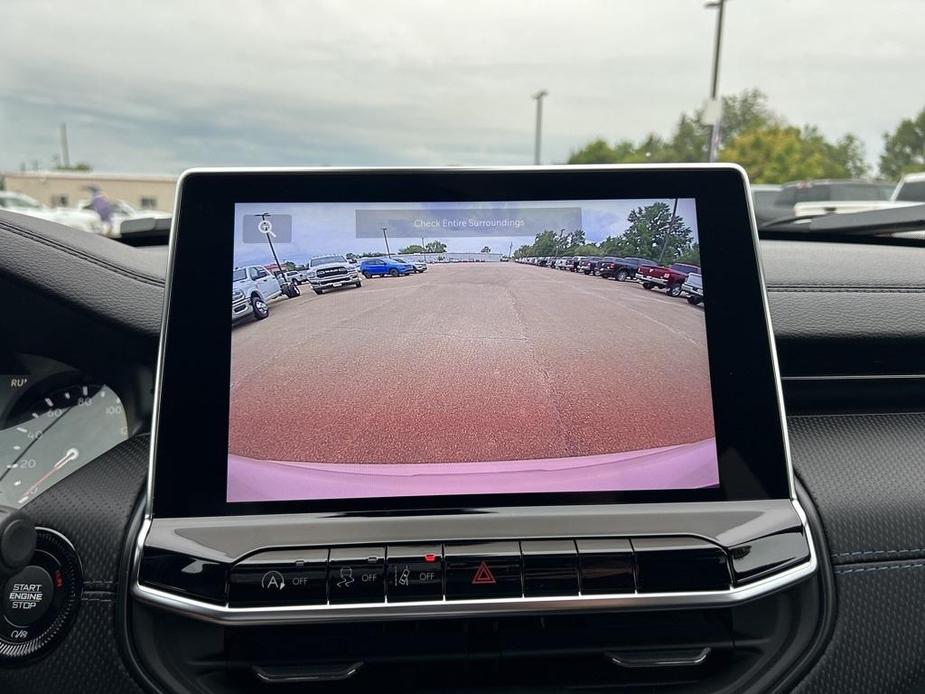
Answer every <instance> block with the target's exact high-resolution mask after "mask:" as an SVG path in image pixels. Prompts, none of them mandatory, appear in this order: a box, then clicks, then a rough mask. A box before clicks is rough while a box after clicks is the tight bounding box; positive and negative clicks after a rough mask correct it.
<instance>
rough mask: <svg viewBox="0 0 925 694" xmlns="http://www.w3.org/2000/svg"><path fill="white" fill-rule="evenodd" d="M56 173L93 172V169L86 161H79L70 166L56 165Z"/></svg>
mask: <svg viewBox="0 0 925 694" xmlns="http://www.w3.org/2000/svg"><path fill="white" fill-rule="evenodd" d="M56 158H57V157H56ZM55 171H93V167H92V166H90V165H89V164H88V163H87V162H85V161H79V162H77V163H75V164H71V165H70V166H63V165H60V164H59V165H56V166H55Z"/></svg>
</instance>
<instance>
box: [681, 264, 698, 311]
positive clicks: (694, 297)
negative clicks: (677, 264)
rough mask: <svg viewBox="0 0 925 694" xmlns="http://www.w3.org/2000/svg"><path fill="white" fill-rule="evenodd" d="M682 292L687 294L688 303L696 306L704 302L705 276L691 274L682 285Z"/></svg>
mask: <svg viewBox="0 0 925 694" xmlns="http://www.w3.org/2000/svg"><path fill="white" fill-rule="evenodd" d="M681 291H683V292H684V293H685V294H687V303H689V304H692V305H694V306H696V305H697V304H699V303H701V302H702V301H703V276H702V275H701V274H700V273H699V272H691V273H689V274H688V275H687V279H686V280H684V282H683V284H681Z"/></svg>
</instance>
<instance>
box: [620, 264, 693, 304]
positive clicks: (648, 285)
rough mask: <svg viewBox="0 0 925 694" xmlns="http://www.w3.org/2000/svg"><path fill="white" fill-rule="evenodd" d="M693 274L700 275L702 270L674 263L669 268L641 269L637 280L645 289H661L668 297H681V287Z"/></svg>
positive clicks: (637, 273)
mask: <svg viewBox="0 0 925 694" xmlns="http://www.w3.org/2000/svg"><path fill="white" fill-rule="evenodd" d="M692 272H697V273H699V272H700V268H699V267H698V266H696V265H688V264H687V263H672V264H671V265H669V266H668V267H662V266H661V265H656V266H654V267H641V268H639V270H638V271H637V272H636V279H637V280H639V281H640V282H642V288H643V289H653V288H655V287H661V288H662V289H664V290H665V293H666V294H668V296H681V286H682V285H683V284H684V281H685V280H686V279H687V276H688V275H689V274H690V273H692Z"/></svg>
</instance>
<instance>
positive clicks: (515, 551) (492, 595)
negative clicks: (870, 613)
mask: <svg viewBox="0 0 925 694" xmlns="http://www.w3.org/2000/svg"><path fill="white" fill-rule="evenodd" d="M740 563H741V560H740ZM228 573H229V583H228V604H229V605H230V606H231V607H261V606H284V605H307V606H308V605H363V604H370V605H372V604H376V603H414V602H442V601H456V600H503V599H513V598H526V599H531V598H534V599H535V598H555V597H562V598H569V597H578V596H589V597H594V596H606V595H614V596H620V595H632V594H644V593H691V592H702V591H723V590H729V589H730V588H731V586H732V581H731V574H730V559H729V558H728V557H727V553H726V551H725V550H724V549H723V548H721V547H719V546H718V545H714V544H712V543H710V542H707V541H705V540H701V539H699V538H693V537H683V536H679V537H646V538H578V539H550V540H504V541H490V542H448V543H440V542H433V543H420V544H395V545H388V546H381V545H380V546H375V547H366V546H356V547H331V548H308V549H293V550H273V551H266V552H260V553H259V554H255V555H252V556H250V557H247V558H246V559H244V560H242V561H240V562H238V563H237V564H235V565H234V566H233V567H231V569H230V571H229V572H228ZM33 583H35V582H34V581H33Z"/></svg>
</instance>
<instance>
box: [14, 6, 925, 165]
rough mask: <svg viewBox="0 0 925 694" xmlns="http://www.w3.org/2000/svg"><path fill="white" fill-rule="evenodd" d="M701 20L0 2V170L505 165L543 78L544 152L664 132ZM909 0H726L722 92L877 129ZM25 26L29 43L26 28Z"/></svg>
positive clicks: (697, 59)
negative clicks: (65, 142) (749, 94)
mask: <svg viewBox="0 0 925 694" xmlns="http://www.w3.org/2000/svg"><path fill="white" fill-rule="evenodd" d="M714 16H715V15H714V14H713V12H712V11H708V10H705V9H703V7H702V4H701V3H700V2H698V1H697V0H662V1H661V2H659V3H657V4H656V3H640V2H638V1H633V2H630V1H629V0H627V1H621V0H586V1H584V2H579V3H575V2H567V1H566V0H562V1H561V2H537V1H536V0H507V1H506V2H503V3H498V2H489V1H487V0H478V1H473V0H470V1H468V2H465V3H461V2H453V1H452V0H439V1H438V0H417V1H413V0H391V1H390V2H387V3H382V2H373V1H372V0H369V1H359V0H351V1H337V2H333V1H331V2H283V1H282V0H278V1H272V2H219V1H218V0H208V1H198V2H196V3H188V2H181V1H179V0H161V1H160V2H157V3H151V2H141V1H140V0H127V1H125V2H121V3H118V4H113V3H109V2H103V1H102V0H86V1H83V2H78V3H67V2H61V1H59V2H52V1H51V0H11V1H9V2H7V3H6V4H5V5H4V25H3V27H2V28H0V41H2V43H3V45H4V47H5V49H6V54H7V55H10V56H16V59H15V60H14V61H10V62H8V63H7V64H6V65H5V67H4V70H3V71H2V72H0V95H2V96H0V168H15V167H17V166H18V165H19V163H20V162H23V161H25V162H30V161H32V160H33V159H38V160H40V161H41V162H43V163H47V162H48V161H49V160H50V157H51V155H52V154H53V153H54V152H56V151H57V148H58V144H57V128H58V125H59V124H60V123H61V122H64V121H66V122H67V123H68V126H69V130H70V135H71V158H72V160H86V161H89V162H91V163H92V164H93V165H94V166H95V167H96V168H98V169H107V170H136V171H179V170H181V169H183V168H185V167H187V166H191V165H206V164H209V165H229V164H244V165H258V164H260V165H272V164H332V165H336V164H340V165H359V164H518V163H529V162H530V161H531V160H532V146H533V113H534V111H533V108H534V104H533V101H532V100H531V99H530V94H532V93H533V92H534V91H536V89H538V88H540V87H545V88H547V89H549V91H550V96H549V98H548V99H547V101H546V105H545V112H544V116H545V118H544V141H543V144H544V147H543V150H544V160H546V161H562V160H564V159H565V158H567V156H568V154H569V151H570V150H571V149H574V148H577V147H579V146H581V145H582V144H583V143H584V142H585V141H587V140H588V139H590V138H593V137H596V136H604V137H606V138H608V139H611V140H612V139H616V138H620V137H630V138H638V137H641V136H642V135H644V134H645V133H647V132H650V131H656V132H661V133H667V132H668V131H669V130H670V128H671V126H672V124H673V123H674V121H675V119H676V118H677V116H678V115H679V113H681V112H682V111H690V110H692V109H694V108H696V107H697V106H698V105H699V104H700V103H702V101H703V99H704V97H705V96H706V91H707V88H708V82H709V68H710V58H711V48H712V40H713V22H714ZM923 24H925V3H920V2H918V1H917V0H882V1H881V2H878V3H870V2H869V0H842V2H839V3H838V4H837V10H836V6H835V5H833V4H832V3H830V2H823V0H803V1H800V2H797V1H789V2H788V1H785V0H749V2H732V3H730V4H729V5H728V7H727V16H726V32H725V37H724V45H723V60H722V72H721V80H720V86H721V91H722V92H723V93H732V92H735V91H738V90H741V89H744V88H747V87H752V86H757V87H759V88H762V89H764V90H765V91H766V92H767V93H768V94H769V97H770V101H771V105H772V107H773V108H775V109H776V110H778V111H780V112H781V113H783V114H784V115H785V116H786V117H788V118H789V119H790V120H791V121H793V122H795V123H803V122H812V123H816V124H818V125H820V126H821V127H822V129H823V131H824V132H825V133H827V134H828V135H830V136H832V137H835V136H839V135H841V134H843V133H844V132H846V131H849V130H850V131H854V132H857V133H858V134H859V135H860V136H861V137H862V139H863V140H864V142H865V144H866V145H867V148H868V155H869V157H871V158H874V157H875V155H876V154H877V152H878V151H879V148H880V135H881V133H882V132H883V131H884V130H887V129H890V128H892V127H894V126H895V124H896V123H897V122H898V121H899V119H901V118H903V117H907V116H909V115H911V114H912V113H915V112H916V111H917V110H918V109H920V108H921V107H922V106H923V104H922V103H921V99H922V97H921V90H920V89H917V88H916V87H917V86H918V85H919V84H920V82H921V80H920V68H919V66H920V65H921V64H922V63H923V60H925V44H923V42H922V41H921V38H920V28H921V26H923ZM37 37H39V38H40V40H37Z"/></svg>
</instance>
